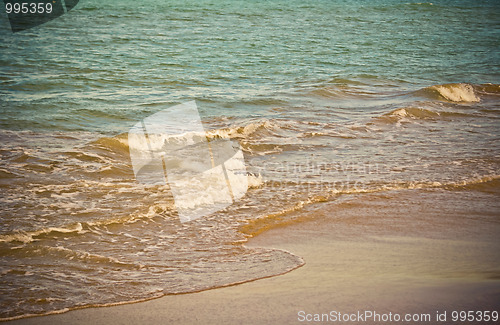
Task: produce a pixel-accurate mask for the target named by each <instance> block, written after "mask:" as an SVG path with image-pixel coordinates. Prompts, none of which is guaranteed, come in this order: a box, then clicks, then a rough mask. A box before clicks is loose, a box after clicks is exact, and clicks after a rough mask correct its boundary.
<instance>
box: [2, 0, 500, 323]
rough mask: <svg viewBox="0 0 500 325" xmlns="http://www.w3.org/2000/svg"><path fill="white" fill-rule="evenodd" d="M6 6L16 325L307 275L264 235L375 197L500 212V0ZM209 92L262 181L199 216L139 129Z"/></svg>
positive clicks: (178, 0)
mask: <svg viewBox="0 0 500 325" xmlns="http://www.w3.org/2000/svg"><path fill="white" fill-rule="evenodd" d="M1 15H2V18H1V24H0V27H2V29H1V30H0V112H1V114H0V320H9V319H17V318H23V317H28V316H33V315H45V314H51V313H61V312H65V311H68V310H72V309H77V308H84V307H95V306H109V305H114V304H123V303H130V302H136V301H144V300H148V299H153V298H157V297H161V296H165V295H173V294H184V293H190V292H198V291H202V290H207V289H213V288H218V287H224V286H230V285H235V284H239V283H244V282H248V281H253V280H257V279H261V278H266V277H270V276H276V275H279V274H283V273H286V272H289V271H291V270H294V269H296V268H298V267H300V266H302V265H303V264H304V260H303V259H302V258H301V257H300V256H297V255H295V254H293V253H291V252H287V251H283V250H278V249H271V248H249V247H246V246H245V243H246V242H247V241H248V239H249V238H251V237H253V236H257V235H258V234H259V233H261V232H263V231H265V230H267V229H270V228H272V227H280V226H281V225H285V224H290V223H300V222H303V221H304V217H303V216H304V214H303V213H302V212H303V211H304V209H308V208H310V207H315V208H318V209H321V206H322V205H323V204H327V203H332V202H333V203H335V202H343V201H345V200H348V199H352V198H356V199H357V200H363V195H365V194H369V193H380V194H384V195H385V194H386V195H391V193H396V192H397V193H405V195H403V196H402V197H408V196H410V197H411V196H412V193H414V192H413V191H417V190H422V189H423V190H428V191H434V192H438V193H441V192H453V191H462V192H464V191H465V193H474V191H478V190H480V191H483V192H486V193H489V195H491V197H490V199H489V201H488V202H490V204H491V207H490V210H489V211H490V213H489V214H488V215H485V216H483V217H484V218H487V219H488V220H490V221H491V222H495V223H498V221H499V219H498V218H499V215H500V205H499V204H498V198H499V197H500V19H499V17H500V2H498V1H496V0H495V1H493V0H492V1H487V0H477V1H466V0H433V1H432V3H431V2H417V1H409V0H403V1H400V0H371V1H364V0H360V1H353V0H336V1H333V0H300V1H298V0H287V1H282V0H266V1H264V0H255V1H240V0H196V1H193V0H168V1H167V0H165V1H160V0H143V1H132V0H113V1H97V0H81V1H80V2H79V3H78V5H77V6H76V7H75V8H73V9H72V10H71V11H69V12H68V13H66V14H64V15H63V16H61V17H59V18H57V19H54V20H52V21H50V22H48V23H46V24H43V25H40V26H37V27H34V28H32V29H29V30H25V31H22V32H18V33H12V32H11V31H10V30H9V25H8V20H7V16H6V14H5V12H4V11H3V9H2V11H1ZM191 101H195V103H196V105H197V107H198V110H199V114H200V118H201V122H202V124H203V128H204V130H205V131H206V133H207V137H208V138H218V139H221V138H222V139H230V140H232V141H235V142H237V143H238V144H239V145H240V147H241V149H242V153H243V157H244V163H245V166H246V173H247V180H246V182H247V184H248V190H247V191H246V193H245V195H244V196H243V197H241V198H239V199H238V200H235V202H234V203H233V204H231V205H229V206H227V207H225V208H224V209H221V210H220V211H216V212H213V213H211V214H209V215H206V216H204V217H201V218H198V219H196V220H193V221H190V222H181V221H180V220H179V218H178V213H177V211H176V205H175V201H174V198H173V195H172V193H171V190H170V188H169V186H168V185H166V184H143V183H140V182H138V181H137V180H136V178H135V175H134V171H133V168H132V163H131V158H130V154H129V146H128V132H129V130H130V129H131V128H132V127H133V126H134V125H135V124H137V123H138V122H140V121H141V120H143V119H145V118H147V117H148V116H151V115H153V114H155V113H157V112H160V111H163V110H168V108H169V107H172V106H175V105H178V104H182V103H186V102H191ZM381 200H382V199H381ZM415 201H416V202H418V199H415ZM192 204H193V206H196V205H197V204H198V202H197V201H196V198H193V202H192ZM415 204H418V203H415ZM440 204H441V202H440V201H439V200H436V201H435V203H434V205H435V206H439V205H440ZM324 217H325V218H326V216H324ZM328 218H329V219H330V222H332V223H335V222H336V221H335V220H336V219H335V213H334V212H332V213H329V214H328Z"/></svg>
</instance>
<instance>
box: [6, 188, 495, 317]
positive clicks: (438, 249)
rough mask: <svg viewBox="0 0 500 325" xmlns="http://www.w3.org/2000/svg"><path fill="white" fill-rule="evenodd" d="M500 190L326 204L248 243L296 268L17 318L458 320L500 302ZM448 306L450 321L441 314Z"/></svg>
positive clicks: (372, 197) (419, 193) (396, 195)
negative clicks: (281, 255) (454, 315)
mask: <svg viewBox="0 0 500 325" xmlns="http://www.w3.org/2000/svg"><path fill="white" fill-rule="evenodd" d="M495 197H497V196H496V193H485V192H477V191H476V192H473V191H463V192H461V191H456V192H435V191H405V192H400V193H392V194H390V195H389V194H387V193H386V194H376V193H375V194H366V195H364V196H363V195H362V196H360V197H358V198H354V199H350V200H349V201H344V202H331V203H324V204H318V205H315V206H312V207H310V208H307V209H305V211H301V213H302V215H303V216H304V218H302V220H306V221H302V222H297V223H294V224H289V225H286V226H281V227H274V228H272V229H268V230H266V231H264V232H262V233H261V234H259V235H258V236H256V237H254V238H252V239H251V240H250V241H249V242H248V244H247V246H248V247H273V248H279V249H284V250H287V251H289V252H292V253H294V254H296V255H298V256H301V257H302V258H303V259H304V260H305V265H304V266H302V267H300V268H299V269H296V270H294V271H292V272H289V273H287V274H284V275H281V276H276V277H272V278H267V279H261V280H257V281H253V282H249V283H244V284H241V285H236V286H232V287H226V288H219V289H214V290H209V291H204V292H200V293H193V294H183V295H176V296H166V297H163V298H160V299H156V300H151V301H147V302H142V303H137V304H127V305H121V306H113V307H105V308H86V309H80V310H75V311H71V312H68V313H64V314H59V315H50V316H44V317H33V318H27V319H21V320H17V321H13V322H11V323H13V324H16V323H17V324H139V323H140V324H293V323H308V322H307V321H302V322H301V321H300V320H301V319H302V320H304V318H305V317H313V319H314V314H329V315H330V316H331V315H335V313H331V312H340V313H357V312H358V311H360V312H362V313H364V312H365V311H372V312H376V313H378V314H380V315H382V314H389V313H392V314H395V313H398V314H400V315H401V316H402V317H404V315H405V314H407V313H408V314H412V316H413V314H414V313H417V314H419V317H425V315H421V314H429V315H430V317H431V322H427V324H431V323H432V324H451V323H453V322H452V321H451V312H452V311H461V310H474V311H476V310H490V311H491V310H497V311H498V310H500V281H499V280H500V252H498V251H499V250H498V247H499V245H498V243H499V242H498V239H497V238H498V234H500V232H499V230H500V226H499V223H498V216H497V214H498V210H497V208H498V207H497V204H496V202H495V200H494V198H495ZM438 203H439V204H438ZM301 311H302V312H303V313H301ZM444 311H446V312H447V321H446V322H444V321H443V322H436V313H437V312H440V313H443V312H444ZM307 314H310V316H307ZM336 315H338V314H336ZM313 323H317V322H313ZM331 323H335V322H332V321H331ZM336 323H339V322H336ZM344 323H345V324H348V323H349V322H344ZM356 323H363V324H382V323H384V324H387V323H390V322H387V321H375V322H374V321H373V319H365V322H361V321H359V319H358V320H357V321H354V322H351V324H356ZM414 323H415V324H417V323H418V322H414ZM424 323H425V322H424Z"/></svg>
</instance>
